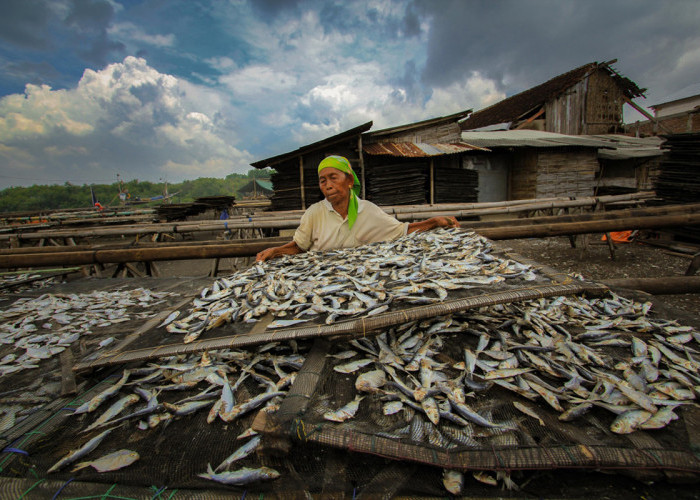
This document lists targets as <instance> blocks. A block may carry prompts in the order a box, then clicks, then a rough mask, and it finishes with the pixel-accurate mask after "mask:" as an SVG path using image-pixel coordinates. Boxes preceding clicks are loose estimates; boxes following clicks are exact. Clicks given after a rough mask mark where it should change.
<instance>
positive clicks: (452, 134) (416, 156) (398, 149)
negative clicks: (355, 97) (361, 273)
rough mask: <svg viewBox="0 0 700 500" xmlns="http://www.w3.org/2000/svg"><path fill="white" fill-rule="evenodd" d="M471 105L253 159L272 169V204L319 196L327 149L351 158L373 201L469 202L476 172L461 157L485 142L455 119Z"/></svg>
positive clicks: (301, 205)
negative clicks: (467, 134) (475, 141)
mask: <svg viewBox="0 0 700 500" xmlns="http://www.w3.org/2000/svg"><path fill="white" fill-rule="evenodd" d="M470 112H471V110H467V111H462V112H459V113H455V114H453V115H449V116H444V117H440V118H433V119H430V120H425V121H421V122H417V123H412V124H408V125H402V126H399V127H393V128H390V129H383V130H379V131H376V132H368V131H369V129H370V128H371V127H372V122H368V123H365V124H363V125H360V126H359V127H355V128H353V129H351V130H348V131H345V132H343V133H341V134H338V135H335V136H332V137H329V138H327V139H324V140H322V141H318V142H315V143H313V144H309V145H307V146H304V147H302V148H299V149H297V150H295V151H290V152H288V153H284V154H281V155H278V156H274V157H271V158H267V159H264V160H260V161H257V162H255V163H251V165H252V166H253V167H255V168H266V167H271V168H273V169H274V170H275V173H274V174H273V175H272V177H271V180H272V184H273V189H274V195H273V196H272V198H271V201H272V206H271V207H270V209H271V210H275V211H280V210H297V209H305V208H307V207H309V205H311V204H313V203H315V202H317V201H320V200H321V199H323V196H322V194H321V191H320V189H319V187H318V174H317V170H316V169H317V166H318V164H319V163H320V161H321V160H322V159H323V158H325V157H326V156H328V155H333V154H337V155H341V156H345V157H346V158H347V159H348V160H350V162H351V164H352V166H353V168H354V169H355V171H356V173H357V175H358V178H359V179H360V182H361V184H362V193H361V196H362V198H365V199H368V200H370V201H372V202H374V203H376V204H377V205H407V204H424V203H443V202H454V201H458V202H462V201H464V202H470V201H476V199H477V191H476V186H477V172H475V171H473V170H471V169H467V168H465V167H464V166H463V162H462V161H461V157H462V156H464V155H465V154H466V153H471V152H473V151H477V150H479V151H486V150H484V149H483V148H479V147H475V146H472V145H469V144H465V143H463V142H462V141H461V140H460V134H461V128H460V126H459V120H461V119H464V118H465V117H467V116H468V115H469V113H470Z"/></svg>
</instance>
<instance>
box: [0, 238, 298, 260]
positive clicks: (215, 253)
mask: <svg viewBox="0 0 700 500" xmlns="http://www.w3.org/2000/svg"><path fill="white" fill-rule="evenodd" d="M287 241H291V237H290V238H276V239H275V242H274V243H272V244H271V243H270V242H269V241H268V240H267V239H260V240H251V241H250V242H249V243H244V244H233V245H230V244H219V245H205V246H202V245H190V246H180V247H161V248H128V249H118V250H93V251H77V252H59V253H47V254H15V255H6V256H3V257H2V260H0V268H18V267H44V266H56V265H88V264H109V263H118V264H125V263H127V262H143V261H158V260H188V259H212V258H216V257H250V256H254V255H256V254H257V253H258V252H261V251H262V250H264V249H266V248H269V247H271V246H277V245H280V244H282V242H285V243H286V242H287Z"/></svg>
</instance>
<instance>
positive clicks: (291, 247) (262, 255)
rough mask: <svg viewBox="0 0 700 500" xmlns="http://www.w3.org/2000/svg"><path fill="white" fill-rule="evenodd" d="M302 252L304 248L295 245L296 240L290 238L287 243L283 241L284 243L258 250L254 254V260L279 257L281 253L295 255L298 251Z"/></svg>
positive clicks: (259, 260)
mask: <svg viewBox="0 0 700 500" xmlns="http://www.w3.org/2000/svg"><path fill="white" fill-rule="evenodd" d="M303 252H304V250H302V249H301V248H299V245H297V243H296V241H293V240H292V241H290V242H289V243H285V244H284V245H280V246H278V247H270V248H266V249H265V250H263V251H262V252H259V253H258V255H256V256H255V262H264V261H266V260H269V259H274V258H275V257H279V256H281V255H296V254H298V253H303Z"/></svg>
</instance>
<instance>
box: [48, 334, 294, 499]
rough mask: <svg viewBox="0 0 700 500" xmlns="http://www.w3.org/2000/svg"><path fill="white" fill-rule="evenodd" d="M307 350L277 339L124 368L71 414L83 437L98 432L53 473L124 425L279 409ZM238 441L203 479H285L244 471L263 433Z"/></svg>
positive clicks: (130, 458)
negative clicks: (251, 347) (243, 463)
mask: <svg viewBox="0 0 700 500" xmlns="http://www.w3.org/2000/svg"><path fill="white" fill-rule="evenodd" d="M299 350H300V349H299V348H298V347H297V346H296V344H295V343H293V342H292V343H289V344H284V345H282V344H277V343H275V344H268V345H264V346H261V347H259V348H258V349H257V350H255V351H238V350H220V351H215V352H211V353H206V352H205V353H204V354H202V355H190V356H176V357H171V358H167V359H164V360H162V362H157V363H148V364H147V365H145V366H142V367H138V368H133V369H127V370H124V371H123V372H122V374H121V377H120V378H119V380H118V381H117V382H116V383H113V384H111V385H109V386H108V387H107V388H106V389H104V390H102V391H100V392H99V393H97V394H96V395H95V396H93V397H92V398H91V399H89V400H87V401H84V402H83V403H82V404H81V405H80V406H78V407H77V408H76V409H75V412H74V415H75V416H73V417H71V418H74V419H76V421H78V422H79V423H80V425H81V426H84V429H83V430H82V431H81V434H82V433H96V434H95V435H94V436H93V437H92V438H90V439H89V440H86V441H84V443H83V444H82V445H80V446H79V447H77V448H75V449H74V450H72V451H71V452H69V453H68V454H66V455H65V456H64V457H63V458H61V459H60V460H59V461H58V462H56V463H55V464H54V465H53V466H52V467H51V468H49V470H48V472H49V473H52V472H55V471H58V470H61V469H63V468H65V467H67V466H68V465H70V464H72V463H73V462H75V461H77V460H78V459H80V458H83V457H86V456H87V455H88V454H90V453H92V452H93V451H94V450H95V449H96V448H97V446H98V445H99V444H100V443H101V442H102V441H103V440H104V439H105V438H106V437H107V436H108V435H109V434H110V433H111V432H112V431H113V430H114V429H117V428H119V427H120V426H122V425H128V426H131V427H133V428H135V429H138V430H139V431H140V432H144V433H149V432H151V431H153V429H155V428H157V427H160V426H165V425H167V424H168V423H169V422H170V421H172V420H173V419H178V418H201V417H191V416H192V415H194V414H196V413H200V414H201V413H206V421H207V422H208V423H209V424H214V422H217V421H219V422H221V423H222V425H227V424H230V423H231V422H233V421H235V420H237V419H240V418H241V417H244V416H248V415H252V412H253V411H256V410H264V411H267V412H274V411H276V409H277V407H278V404H279V402H280V401H281V398H282V397H283V396H284V395H285V394H286V391H287V389H288V388H289V386H290V385H291V384H292V382H293V381H294V379H295V377H296V372H297V371H298V370H299V369H300V368H301V366H302V364H303V362H304V359H305V357H304V355H303V354H300V352H299ZM108 403H110V404H109V406H107V404H108ZM105 407H106V408H105ZM98 414H99V415H98ZM96 415H97V416H96ZM95 416H96V417H95ZM78 419H80V420H78ZM152 436H156V434H152ZM237 440H239V441H238V442H241V441H245V444H243V445H239V444H233V450H232V451H233V453H231V454H230V455H229V456H227V457H226V458H224V459H223V460H222V461H221V462H220V463H219V465H218V466H217V467H216V468H215V469H213V468H212V467H211V465H208V466H207V471H206V472H203V473H202V474H200V477H203V478H206V479H210V480H213V481H217V482H221V483H225V484H230V485H245V484H248V483H251V482H253V481H260V480H264V479H275V478H277V477H279V472H277V471H276V470H274V469H271V468H269V467H255V468H251V467H239V468H236V467H237V466H238V464H239V462H240V461H241V460H243V459H245V458H246V457H248V456H249V455H251V454H252V453H253V452H255V451H256V449H258V447H259V445H260V436H256V433H255V432H254V431H252V429H248V430H247V431H245V432H243V433H242V434H240V435H239V436H238V437H237ZM231 442H232V443H236V442H237V441H235V440H231ZM138 458H139V454H138V452H136V451H133V450H118V451H114V452H110V453H108V454H107V455H105V456H102V457H100V458H97V459H95V460H93V461H88V462H83V463H80V464H78V465H77V466H76V467H75V468H74V469H73V470H77V469H80V468H85V467H87V466H92V467H93V468H95V469H96V470H97V471H99V472H107V471H111V470H116V469H118V468H122V467H125V466H127V465H129V464H131V463H133V462H134V461H136V460H137V459H138ZM212 458H215V457H212ZM216 458H217V459H218V460H220V457H216Z"/></svg>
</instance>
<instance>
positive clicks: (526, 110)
mask: <svg viewBox="0 0 700 500" xmlns="http://www.w3.org/2000/svg"><path fill="white" fill-rule="evenodd" d="M614 62H615V60H613V61H609V62H604V63H597V62H593V63H589V64H585V65H583V66H581V67H578V68H576V69H574V70H571V71H569V72H567V73H564V74H562V75H559V76H557V77H555V78H552V79H551V80H548V81H546V82H545V83H542V84H540V85H537V86H536V87H533V88H531V89H529V90H526V91H524V92H520V93H519V94H516V95H514V96H511V97H508V98H507V99H504V100H503V101H500V102H497V103H496V104H493V105H492V106H489V107H487V108H484V109H482V110H479V111H477V112H475V113H474V114H472V115H471V116H470V117H469V118H468V119H466V120H464V121H463V122H461V127H462V130H478V129H483V128H486V127H496V126H498V127H500V128H501V129H503V130H518V129H534V130H542V131H545V132H555V133H558V134H566V135H593V134H616V133H623V132H624V124H623V114H622V108H623V106H624V104H629V105H630V106H632V107H634V108H635V109H639V110H641V108H639V106H637V105H636V104H635V103H634V102H633V101H632V99H634V98H636V97H640V96H643V95H644V92H645V90H646V89H640V88H639V87H637V85H636V84H635V83H634V82H632V81H631V80H629V79H627V78H625V77H623V76H621V75H620V74H619V73H617V71H615V70H614V69H613V68H612V66H611V65H612V63H614Z"/></svg>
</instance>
